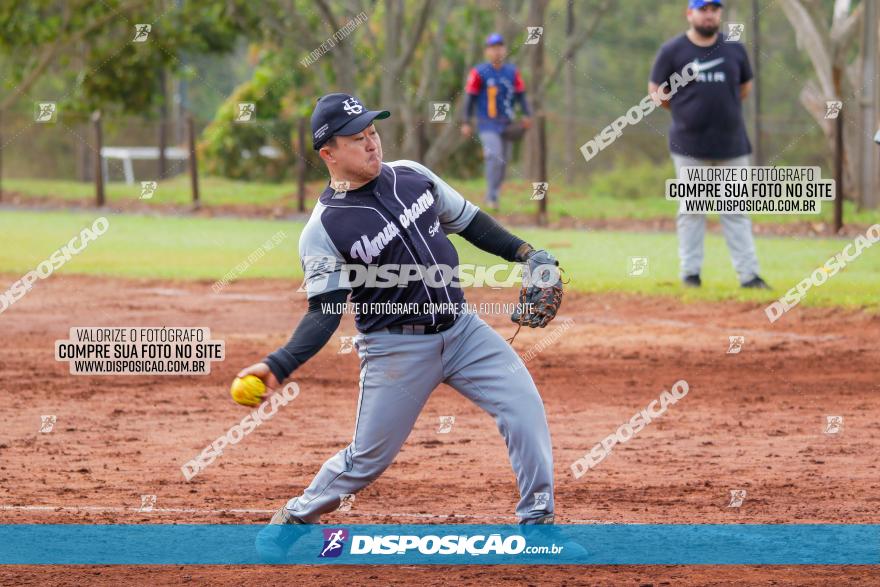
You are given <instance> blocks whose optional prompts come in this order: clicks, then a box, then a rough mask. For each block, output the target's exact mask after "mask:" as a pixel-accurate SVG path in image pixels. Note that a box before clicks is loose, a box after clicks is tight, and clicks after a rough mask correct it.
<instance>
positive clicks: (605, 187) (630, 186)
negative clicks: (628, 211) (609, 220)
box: [589, 161, 675, 200]
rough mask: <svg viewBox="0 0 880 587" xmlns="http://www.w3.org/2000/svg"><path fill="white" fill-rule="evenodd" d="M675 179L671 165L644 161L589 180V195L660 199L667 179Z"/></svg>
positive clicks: (631, 198)
mask: <svg viewBox="0 0 880 587" xmlns="http://www.w3.org/2000/svg"><path fill="white" fill-rule="evenodd" d="M673 177H675V170H674V169H673V168H672V164H671V163H670V164H668V165H654V164H653V163H649V162H647V161H644V162H642V163H637V164H634V165H626V166H619V167H615V168H613V169H611V170H610V171H606V172H603V173H595V174H593V175H592V177H591V178H590V190H589V192H590V195H591V196H596V197H600V198H612V197H613V198H621V199H626V200H638V199H643V198H651V197H655V198H662V197H663V187H664V186H665V185H666V180H667V179H672V178H673Z"/></svg>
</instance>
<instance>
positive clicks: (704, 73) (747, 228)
mask: <svg viewBox="0 0 880 587" xmlns="http://www.w3.org/2000/svg"><path fill="white" fill-rule="evenodd" d="M721 16H722V2H721V0H689V2H688V10H687V20H688V23H689V24H690V28H689V29H688V30H687V32H685V33H684V34H682V35H679V36H677V37H675V38H673V39H670V40H669V41H667V42H666V43H665V44H664V45H663V46H662V47H661V48H660V51H659V52H658V53H657V57H656V58H655V60H654V66H653V68H652V70H651V80H650V82H649V84H648V91H649V92H650V93H651V94H652V95H657V90H658V89H659V87H660V86H661V85H662V84H663V83H664V82H665V81H667V80H668V79H669V78H670V76H671V75H672V74H673V73H675V72H680V71H682V70H683V69H684V67H685V66H686V65H688V64H693V66H694V67H695V69H696V70H697V78H696V79H695V80H694V81H692V82H691V83H689V84H687V85H685V86H683V87H681V88H679V89H678V91H677V92H676V93H675V95H674V96H672V97H670V99H669V100H668V101H664V102H662V105H663V107H664V108H667V109H669V110H671V112H672V127H671V128H670V130H669V150H670V152H671V154H672V161H673V163H674V164H675V168H676V173H677V175H678V178H679V179H684V178H683V176H682V171H681V170H682V167H698V166H735V167H742V166H747V165H749V154H750V153H751V152H752V146H751V144H750V143H749V137H748V135H747V134H746V127H745V121H744V120H743V114H742V102H743V100H745V98H746V96H748V94H749V91H750V90H751V89H752V68H751V66H750V65H749V58H748V55H747V54H746V50H745V47H743V46H742V45H741V44H740V43H737V42H732V41H728V40H727V39H726V38H725V36H724V35H723V34H720V33H719V32H718V29H719V28H720V26H721ZM683 207H684V202H681V207H680V208H679V213H678V218H677V220H676V227H677V232H678V253H679V258H680V260H681V277H682V281H683V282H684V284H685V285H686V286H691V287H699V286H700V285H701V281H700V269H701V268H702V264H703V240H704V236H705V233H706V215H705V214H683V213H682V212H683ZM721 228H722V230H723V232H724V239H725V240H726V241H727V248H728V249H729V250H730V256H731V259H732V260H733V267H734V269H735V270H736V273H737V275H738V277H739V281H740V284H741V285H742V287H745V288H761V289H769V286H768V285H767V284H766V283H765V282H764V280H763V279H761V277H760V276H759V275H758V257H757V255H756V253H755V240H754V238H753V236H752V222H751V220H750V219H749V217H748V216H746V215H745V214H721Z"/></svg>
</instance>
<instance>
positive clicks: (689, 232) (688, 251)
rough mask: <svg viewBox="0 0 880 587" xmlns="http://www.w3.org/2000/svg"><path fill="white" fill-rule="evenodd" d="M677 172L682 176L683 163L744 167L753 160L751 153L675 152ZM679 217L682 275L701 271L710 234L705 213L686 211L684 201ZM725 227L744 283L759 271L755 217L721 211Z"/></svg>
mask: <svg viewBox="0 0 880 587" xmlns="http://www.w3.org/2000/svg"><path fill="white" fill-rule="evenodd" d="M672 162H673V164H674V165H675V173H676V175H677V176H678V179H683V178H682V175H681V168H682V167H699V166H703V167H744V166H746V165H748V164H749V156H748V155H743V156H742V157H735V158H733V159H720V160H710V159H695V158H693V157H686V156H684V155H678V154H676V153H673V154H672ZM680 204H681V205H680V207H679V214H678V217H677V218H676V231H677V232H678V256H679V259H680V261H681V276H682V277H683V278H684V277H687V276H688V275H699V273H700V270H701V269H702V266H703V240H704V237H705V235H706V215H705V214H682V213H681V212H680V210H681V208H682V207H683V206H684V202H683V201H682V202H681V203H680ZM719 217H720V218H721V231H722V232H723V233H724V240H725V241H726V242H727V248H728V250H729V251H730V258H731V260H732V261H733V268H734V270H735V271H736V274H737V276H738V277H739V282H740V283H745V282H747V281H751V280H752V279H753V278H754V277H756V276H757V275H758V255H757V254H756V253H755V239H754V237H753V236H752V221H751V219H749V217H748V216H746V215H745V214H719Z"/></svg>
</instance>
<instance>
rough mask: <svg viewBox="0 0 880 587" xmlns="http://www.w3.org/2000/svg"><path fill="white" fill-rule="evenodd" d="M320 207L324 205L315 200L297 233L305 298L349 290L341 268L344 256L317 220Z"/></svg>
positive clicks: (319, 220)
mask: <svg viewBox="0 0 880 587" xmlns="http://www.w3.org/2000/svg"><path fill="white" fill-rule="evenodd" d="M323 211H324V207H323V206H321V205H320V204H318V205H317V206H316V207H315V210H314V212H312V216H311V218H309V221H308V222H307V223H306V227H305V228H304V229H303V231H302V234H301V235H300V237H299V258H300V262H301V263H302V268H303V287H304V288H305V290H306V297H308V298H313V297H315V296H316V295H319V294H323V293H327V292H331V291H335V290H339V289H346V290H349V291H350V290H351V284H350V283H349V281H348V278H347V275H346V273H345V272H344V271H343V269H344V265H345V259H344V258H343V257H342V254H341V253H340V252H339V250H338V249H337V248H336V245H334V244H333V241H332V240H331V239H330V235H329V234H327V230H326V229H325V228H324V225H323V224H322V223H321V214H322V213H323Z"/></svg>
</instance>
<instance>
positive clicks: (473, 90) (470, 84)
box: [458, 67, 483, 96]
mask: <svg viewBox="0 0 880 587" xmlns="http://www.w3.org/2000/svg"><path fill="white" fill-rule="evenodd" d="M458 79H461V78H458ZM482 85H483V79H482V78H481V77H480V72H478V71H477V68H476V67H472V68H471V71H470V73H469V74H468V78H467V83H465V85H464V91H465V92H467V93H468V94H471V95H472V96H476V95H477V94H479V93H480V88H481V87H482Z"/></svg>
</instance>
